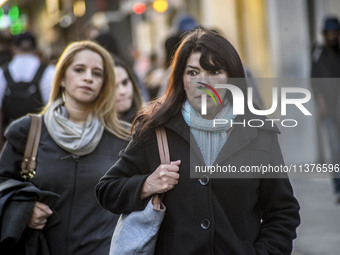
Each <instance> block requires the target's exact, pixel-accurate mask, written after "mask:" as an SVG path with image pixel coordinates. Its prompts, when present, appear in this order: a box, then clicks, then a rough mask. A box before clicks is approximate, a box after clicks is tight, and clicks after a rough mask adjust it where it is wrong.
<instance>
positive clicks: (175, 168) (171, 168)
mask: <svg viewBox="0 0 340 255" xmlns="http://www.w3.org/2000/svg"><path fill="white" fill-rule="evenodd" d="M163 169H164V170H167V171H169V172H178V171H179V167H178V166H177V165H164V167H163Z"/></svg>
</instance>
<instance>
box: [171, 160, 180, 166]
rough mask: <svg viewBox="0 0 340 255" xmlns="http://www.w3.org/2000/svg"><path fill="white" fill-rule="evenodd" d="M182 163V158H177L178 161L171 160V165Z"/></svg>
mask: <svg viewBox="0 0 340 255" xmlns="http://www.w3.org/2000/svg"><path fill="white" fill-rule="evenodd" d="M180 164H181V161H180V160H176V161H171V162H170V165H176V166H179V165H180Z"/></svg>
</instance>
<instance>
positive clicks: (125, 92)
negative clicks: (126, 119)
mask: <svg viewBox="0 0 340 255" xmlns="http://www.w3.org/2000/svg"><path fill="white" fill-rule="evenodd" d="M115 70H116V80H117V91H116V98H117V111H118V112H119V113H123V112H126V111H128V110H129V109H130V108H131V106H132V101H133V85H132V81H131V80H130V78H129V75H128V73H127V72H126V70H125V69H124V68H123V67H121V66H117V67H115Z"/></svg>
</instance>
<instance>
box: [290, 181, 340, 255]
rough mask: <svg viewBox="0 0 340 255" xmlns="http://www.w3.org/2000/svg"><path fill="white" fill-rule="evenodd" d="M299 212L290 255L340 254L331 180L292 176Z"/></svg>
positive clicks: (339, 208) (338, 213) (339, 212)
mask: <svg viewBox="0 0 340 255" xmlns="http://www.w3.org/2000/svg"><path fill="white" fill-rule="evenodd" d="M291 182H292V185H293V189H294V193H295V196H296V197H297V199H298V201H299V203H300V207H301V211H300V215H301V225H300V227H299V228H298V237H297V239H296V240H295V241H294V251H293V253H292V254H293V255H339V254H340V205H336V204H335V203H334V199H335V198H334V196H333V193H332V182H331V179H291Z"/></svg>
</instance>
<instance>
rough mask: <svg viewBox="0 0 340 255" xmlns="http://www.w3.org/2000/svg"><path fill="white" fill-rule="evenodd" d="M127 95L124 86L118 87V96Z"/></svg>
mask: <svg viewBox="0 0 340 255" xmlns="http://www.w3.org/2000/svg"><path fill="white" fill-rule="evenodd" d="M125 93H126V89H125V87H124V86H122V85H118V87H117V94H118V95H124V94H125Z"/></svg>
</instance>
